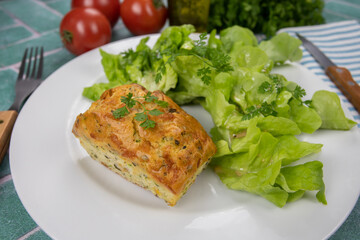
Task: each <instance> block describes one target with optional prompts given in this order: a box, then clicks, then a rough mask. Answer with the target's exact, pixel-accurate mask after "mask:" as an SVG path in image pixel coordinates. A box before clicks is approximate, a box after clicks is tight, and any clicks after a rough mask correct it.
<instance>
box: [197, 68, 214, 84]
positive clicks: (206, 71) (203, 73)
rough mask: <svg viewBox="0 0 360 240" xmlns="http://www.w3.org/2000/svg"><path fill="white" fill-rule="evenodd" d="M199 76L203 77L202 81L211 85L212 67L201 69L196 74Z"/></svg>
mask: <svg viewBox="0 0 360 240" xmlns="http://www.w3.org/2000/svg"><path fill="white" fill-rule="evenodd" d="M196 74H197V76H199V77H201V80H202V81H203V82H204V83H205V84H206V85H209V84H210V81H211V77H210V75H209V74H211V69H210V67H203V68H199V69H198V70H197V72H196Z"/></svg>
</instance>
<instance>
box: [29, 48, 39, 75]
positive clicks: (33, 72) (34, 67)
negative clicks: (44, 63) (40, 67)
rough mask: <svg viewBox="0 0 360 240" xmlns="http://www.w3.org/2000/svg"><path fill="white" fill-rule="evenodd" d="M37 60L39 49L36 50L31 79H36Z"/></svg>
mask: <svg viewBox="0 0 360 240" xmlns="http://www.w3.org/2000/svg"><path fill="white" fill-rule="evenodd" d="M37 59H38V47H36V48H35V54H34V63H33V68H32V71H31V76H30V78H34V77H35V72H36V62H37Z"/></svg>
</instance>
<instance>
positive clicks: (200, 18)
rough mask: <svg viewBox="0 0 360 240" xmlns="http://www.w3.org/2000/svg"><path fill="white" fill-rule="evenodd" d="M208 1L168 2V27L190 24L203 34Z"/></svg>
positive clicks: (183, 0)
mask: <svg viewBox="0 0 360 240" xmlns="http://www.w3.org/2000/svg"><path fill="white" fill-rule="evenodd" d="M209 8H210V0H168V11H169V20H170V25H171V26H174V25H182V24H192V25H194V27H195V28H196V31H197V32H205V31H206V28H207V23H208V17H209Z"/></svg>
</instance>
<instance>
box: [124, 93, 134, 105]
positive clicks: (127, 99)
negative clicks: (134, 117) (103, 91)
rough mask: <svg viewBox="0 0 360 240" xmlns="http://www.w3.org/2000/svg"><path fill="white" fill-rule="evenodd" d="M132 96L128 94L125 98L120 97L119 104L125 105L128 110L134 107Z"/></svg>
mask: <svg viewBox="0 0 360 240" xmlns="http://www.w3.org/2000/svg"><path fill="white" fill-rule="evenodd" d="M132 97H133V94H132V93H128V95H126V97H124V96H122V97H121V102H123V103H125V104H126V106H127V107H128V108H133V107H134V106H135V105H136V102H137V101H136V100H135V99H133V98H132Z"/></svg>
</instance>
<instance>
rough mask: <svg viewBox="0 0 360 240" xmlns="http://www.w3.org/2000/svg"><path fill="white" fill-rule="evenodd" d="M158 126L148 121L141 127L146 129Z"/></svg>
mask: <svg viewBox="0 0 360 240" xmlns="http://www.w3.org/2000/svg"><path fill="white" fill-rule="evenodd" d="M155 125H156V123H155V121H153V120H150V119H147V120H145V121H144V122H142V123H141V124H140V127H143V128H145V129H149V128H154V127H155Z"/></svg>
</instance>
